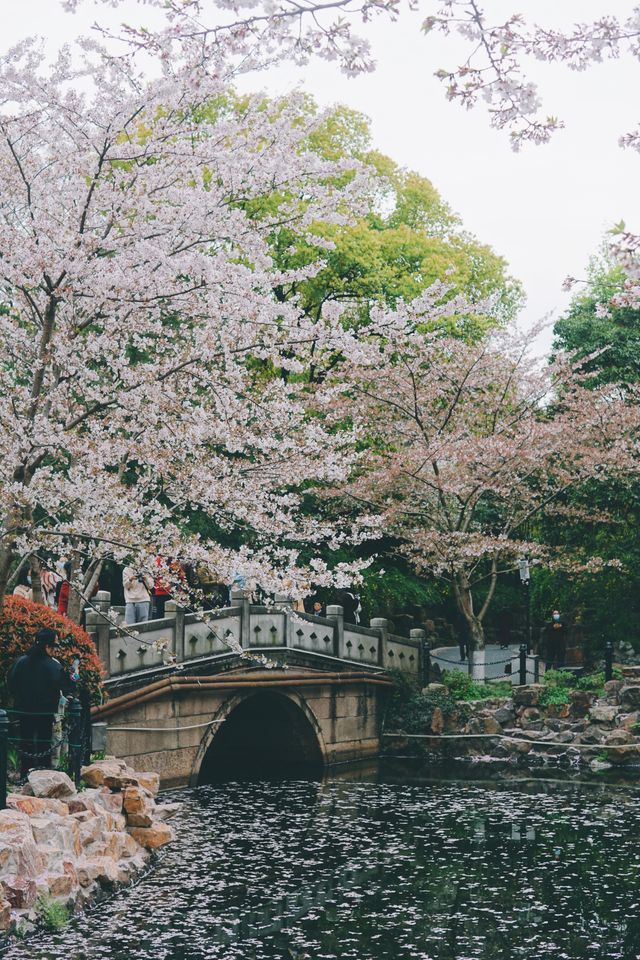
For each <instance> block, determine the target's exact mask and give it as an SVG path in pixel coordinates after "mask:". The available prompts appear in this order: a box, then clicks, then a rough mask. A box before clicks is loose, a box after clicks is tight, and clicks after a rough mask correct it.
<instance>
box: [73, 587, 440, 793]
mask: <svg viewBox="0 0 640 960" xmlns="http://www.w3.org/2000/svg"><path fill="white" fill-rule="evenodd" d="M96 608H97V609H96V610H88V611H87V630H88V632H89V633H90V634H92V635H93V638H94V640H95V642H96V646H97V648H98V652H99V654H100V657H101V659H102V661H103V663H104V665H105V669H106V673H107V679H106V686H107V689H108V691H109V700H108V701H107V702H106V703H105V704H104V705H103V706H101V707H98V708H95V709H94V711H93V717H92V719H93V721H94V723H104V724H106V737H107V744H106V746H107V752H108V753H113V754H115V755H116V756H119V757H122V758H124V759H127V760H128V761H129V762H130V763H131V765H132V766H133V767H134V768H136V769H139V770H140V769H152V770H157V771H158V773H159V774H160V777H161V780H162V782H163V784H164V785H165V786H171V785H181V784H192V785H195V784H198V783H208V782H211V781H212V780H215V779H217V778H219V777H225V776H227V777H228V776H243V775H248V774H251V775H255V774H256V773H259V774H267V775H269V774H276V773H287V774H290V773H292V774H295V773H296V772H302V771H305V770H310V769H311V770H314V771H321V770H322V769H323V768H324V767H326V766H330V765H333V764H337V763H343V762H347V761H352V760H358V759H362V758H366V757H373V756H376V755H377V754H378V753H379V752H380V737H381V726H382V718H383V710H384V704H385V702H386V698H387V695H388V693H389V691H390V689H391V680H390V678H389V676H388V672H387V671H388V670H389V669H391V668H396V669H400V670H403V671H406V672H407V673H412V674H419V673H420V671H421V669H422V657H423V640H424V631H423V630H412V631H411V635H410V637H399V636H395V635H393V634H390V633H389V631H388V624H387V621H386V620H384V619H381V618H380V619H374V620H372V621H371V625H370V626H369V627H364V626H356V625H353V624H345V623H344V617H343V611H342V608H341V607H339V606H330V607H328V608H327V616H326V617H316V616H311V615H308V614H300V613H294V612H293V610H292V609H291V605H290V603H288V602H287V601H282V602H276V603H275V604H274V605H273V606H259V605H255V604H252V603H251V602H250V600H249V599H248V598H247V597H246V596H244V595H242V594H236V595H234V598H233V600H232V603H231V605H230V606H229V607H226V608H223V609H219V610H213V611H208V612H207V613H205V614H201V613H198V614H197V613H187V612H185V611H184V610H183V609H181V608H180V607H179V606H177V605H176V604H175V603H173V602H169V603H167V604H166V609H165V619H163V620H152V621H149V622H147V623H141V624H137V625H136V626H135V631H136V632H137V634H138V636H136V637H132V636H127V635H123V634H122V632H121V631H120V630H118V629H117V628H114V627H113V626H112V625H111V621H112V613H113V611H112V609H111V605H110V595H109V594H108V593H107V592H104V591H102V592H100V593H99V594H98V595H97V598H96ZM167 661H171V662H167ZM102 729H103V730H104V728H102Z"/></svg>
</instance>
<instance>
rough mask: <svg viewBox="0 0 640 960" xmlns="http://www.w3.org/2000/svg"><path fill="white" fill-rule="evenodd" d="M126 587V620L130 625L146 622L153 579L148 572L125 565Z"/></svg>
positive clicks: (124, 582) (123, 583)
mask: <svg viewBox="0 0 640 960" xmlns="http://www.w3.org/2000/svg"><path fill="white" fill-rule="evenodd" d="M122 585H123V587H124V602H125V608H124V622H125V623H126V624H128V625H131V624H134V623H144V622H146V621H147V620H148V619H149V611H150V609H151V590H152V588H153V580H152V579H151V577H149V576H147V574H146V573H141V572H140V571H139V570H134V569H133V567H125V568H124V571H123V574H122Z"/></svg>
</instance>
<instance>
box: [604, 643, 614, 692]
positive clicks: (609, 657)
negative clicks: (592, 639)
mask: <svg viewBox="0 0 640 960" xmlns="http://www.w3.org/2000/svg"><path fill="white" fill-rule="evenodd" d="M604 679H605V682H608V681H609V680H613V643H612V642H611V640H607V642H606V643H605V645H604Z"/></svg>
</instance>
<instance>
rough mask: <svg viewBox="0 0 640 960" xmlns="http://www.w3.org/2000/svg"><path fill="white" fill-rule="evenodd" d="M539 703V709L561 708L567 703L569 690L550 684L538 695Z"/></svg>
mask: <svg viewBox="0 0 640 960" xmlns="http://www.w3.org/2000/svg"><path fill="white" fill-rule="evenodd" d="M539 703H540V706H541V707H550V706H554V707H562V706H564V704H565V703H569V688H568V687H566V686H554V685H551V684H550V685H548V686H547V687H545V689H544V690H543V691H542V693H541V694H540V700H539Z"/></svg>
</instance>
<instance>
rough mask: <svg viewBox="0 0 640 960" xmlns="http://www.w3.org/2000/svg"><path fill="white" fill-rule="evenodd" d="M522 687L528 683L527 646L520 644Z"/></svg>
mask: <svg viewBox="0 0 640 960" xmlns="http://www.w3.org/2000/svg"><path fill="white" fill-rule="evenodd" d="M519 679H520V686H521V687H524V686H525V684H526V682H527V645H526V643H521V644H520V678H519Z"/></svg>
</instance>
